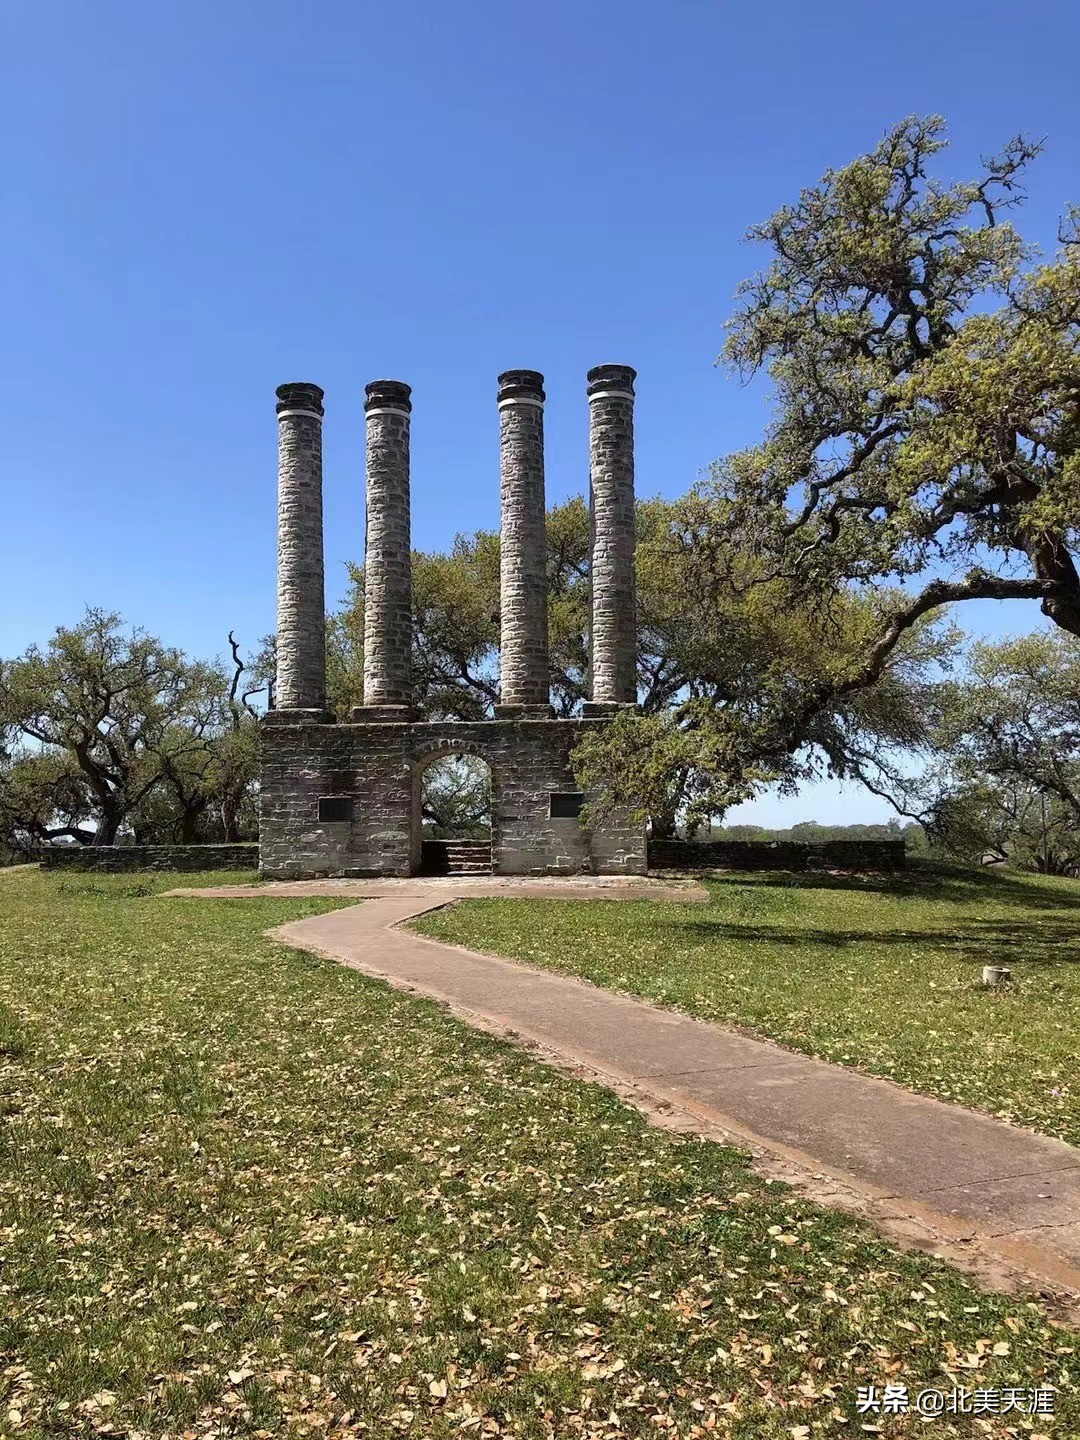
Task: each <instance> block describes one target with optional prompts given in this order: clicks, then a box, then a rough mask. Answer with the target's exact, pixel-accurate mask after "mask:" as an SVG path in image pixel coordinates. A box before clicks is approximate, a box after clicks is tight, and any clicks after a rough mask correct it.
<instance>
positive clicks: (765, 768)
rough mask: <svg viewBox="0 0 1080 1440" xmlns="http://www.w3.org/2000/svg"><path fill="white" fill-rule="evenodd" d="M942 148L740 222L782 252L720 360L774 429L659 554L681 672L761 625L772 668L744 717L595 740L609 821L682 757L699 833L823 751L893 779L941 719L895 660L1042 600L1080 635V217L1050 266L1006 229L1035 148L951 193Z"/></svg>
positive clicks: (929, 132)
mask: <svg viewBox="0 0 1080 1440" xmlns="http://www.w3.org/2000/svg"><path fill="white" fill-rule="evenodd" d="M944 143H945V141H944V126H943V123H942V122H941V121H940V120H938V119H936V118H931V119H925V120H924V119H917V118H914V119H909V120H906V121H904V122H903V123H901V124H900V125H897V126H896V127H895V128H894V129H892V130H891V131H890V132H889V133H888V134H887V135H886V136H885V137H884V139H883V140H882V141H881V143H880V144H879V145H877V146H876V147H875V149H874V150H873V151H871V152H870V153H869V154H867V155H863V156H860V157H859V158H858V159H856V160H854V161H853V162H852V163H851V164H850V165H848V166H845V167H844V168H843V169H841V170H836V171H829V172H828V173H827V174H826V175H825V176H824V177H823V179H822V180H821V182H820V183H819V184H818V185H816V186H812V187H809V188H807V189H805V190H804V191H803V192H802V193H801V195H800V196H799V198H798V201H797V202H796V203H794V204H791V205H786V206H784V207H782V208H781V209H780V210H778V211H777V212H776V214H775V215H773V216H772V217H771V218H770V219H769V220H767V221H766V222H764V223H763V224H761V225H758V226H755V227H754V228H753V229H752V230H751V232H750V236H751V238H752V239H754V240H757V241H759V242H761V243H763V244H765V245H767V246H768V247H769V249H770V251H771V252H772V253H771V259H770V263H769V264H768V265H767V267H766V268H765V269H764V270H762V271H761V272H760V273H759V274H757V275H755V276H753V277H752V278H751V279H749V280H748V281H747V282H746V283H745V284H744V285H743V286H742V287H741V292H740V302H739V307H738V309H737V312H736V314H735V316H734V318H733V320H732V321H731V324H730V326H729V333H728V339H727V343H726V345H725V349H724V354H723V357H722V358H723V359H724V360H726V361H727V362H728V363H729V364H730V365H732V366H733V367H734V368H735V369H736V370H738V371H741V372H742V373H743V374H744V375H752V374H754V373H756V372H758V371H760V370H764V371H766V372H767V373H768V376H769V378H770V380H771V382H772V386H773V393H774V399H775V412H774V419H773V421H772V423H771V424H770V426H769V428H768V431H767V433H766V435H765V436H764V438H763V439H762V441H761V443H760V444H758V445H756V446H753V447H752V448H750V449H748V450H745V451H741V452H738V453H735V454H732V455H729V456H727V457H726V458H724V459H723V460H721V461H719V462H718V463H717V464H716V465H715V466H714V467H713V471H712V474H711V476H710V478H709V479H708V481H707V482H705V483H703V484H702V485H699V486H698V487H696V488H695V490H694V491H693V492H692V493H691V494H690V495H689V496H688V497H686V499H685V500H683V501H682V502H680V503H679V504H678V505H676V506H675V507H673V509H672V511H671V514H670V516H669V518H668V523H667V530H668V544H667V546H666V548H664V547H662V550H661V554H662V563H663V564H664V565H665V566H666V565H667V564H668V560H669V556H670V554H671V553H672V552H674V553H677V554H678V556H679V558H678V559H677V561H676V562H675V564H674V565H673V566H671V568H670V571H669V580H670V583H671V584H672V586H673V587H674V591H675V594H676V595H677V596H678V595H680V594H681V595H684V596H687V597H691V603H692V605H693V610H694V623H693V624H692V625H687V624H685V623H684V625H683V627H682V634H683V635H685V637H686V638H687V640H688V642H689V643H690V644H691V646H692V647H693V648H694V650H695V651H696V652H697V655H698V659H697V661H696V663H695V664H694V665H692V666H684V667H683V668H684V669H686V670H692V671H694V672H696V673H700V674H706V675H707V674H710V673H715V671H716V670H717V669H718V668H719V666H718V665H717V663H716V661H715V660H713V659H712V658H711V655H710V652H717V653H719V654H722V652H723V650H724V648H725V647H727V646H730V647H731V651H732V653H733V654H734V655H735V656H740V655H742V654H744V653H748V654H751V655H752V654H753V651H752V649H748V650H745V651H744V648H743V646H742V645H740V643H739V630H740V627H741V626H742V624H743V623H744V622H745V621H746V620H747V619H749V620H750V621H751V626H750V628H751V630H752V629H754V625H755V622H756V625H757V630H758V634H757V639H758V643H761V644H763V645H764V646H765V647H766V648H764V650H763V651H762V652H761V653H762V654H763V655H765V656H768V657H772V658H773V659H774V661H775V664H774V665H772V666H771V667H770V666H768V665H764V666H763V665H762V664H761V662H760V660H759V662H758V663H757V664H756V665H752V666H751V668H750V670H749V671H748V676H749V675H752V677H753V683H752V685H751V686H748V687H747V691H746V692H744V693H743V694H742V695H741V696H740V697H739V699H738V700H737V701H735V702H733V701H732V699H731V690H730V686H729V685H725V686H723V687H719V688H717V689H716V690H715V691H714V692H712V693H710V689H709V687H708V686H704V687H702V688H701V690H700V699H701V701H702V703H692V704H691V705H689V706H687V707H686V708H684V709H683V710H682V712H681V713H680V714H678V716H677V717H676V721H675V724H674V729H673V726H672V725H671V724H670V723H665V724H661V725H657V726H653V727H652V731H651V732H648V731H646V730H645V729H644V728H643V730H642V732H641V737H640V743H635V742H634V741H632V740H631V738H630V736H629V733H628V730H627V731H626V732H624V733H623V734H621V735H620V734H613V735H612V737H611V740H610V744H609V746H608V748H607V753H606V754H605V747H604V744H603V742H601V741H599V740H598V741H593V742H590V744H589V746H587V747H586V748H585V752H584V753H583V755H582V775H583V777H586V778H587V779H589V780H590V781H592V782H593V783H596V784H601V785H602V786H603V787H604V789H605V793H606V796H607V800H608V802H609V803H614V802H616V801H617V802H619V803H624V804H631V805H633V806H634V807H635V808H636V809H638V810H640V809H642V808H649V807H650V806H651V805H653V804H655V803H656V801H657V797H659V796H660V795H661V794H662V792H663V787H664V774H665V771H666V770H668V769H670V767H671V766H672V765H677V766H686V765H691V766H694V767H696V769H697V774H698V780H699V783H698V784H697V785H696V787H692V788H693V789H694V790H696V795H695V798H694V801H693V803H692V805H691V808H690V811H689V814H688V818H689V819H690V821H691V823H694V822H695V821H700V820H701V819H703V818H704V817H705V815H706V814H707V813H708V812H709V810H710V809H712V810H713V813H716V812H717V811H719V810H721V809H722V807H723V804H724V803H725V801H727V800H729V799H730V797H732V796H734V795H738V794H739V789H740V781H742V782H744V788H746V789H748V790H749V789H752V788H753V785H754V783H755V782H756V781H757V780H759V779H760V777H761V776H762V775H763V774H764V775H772V776H773V777H774V778H776V779H778V780H780V781H781V783H783V784H788V785H790V784H792V783H794V782H795V781H796V780H797V778H798V775H799V759H798V757H804V758H805V756H806V755H807V753H809V754H810V755H811V756H812V755H813V754H814V752H815V751H817V752H819V753H824V754H825V755H826V756H827V759H828V765H829V768H830V769H831V770H832V771H833V773H837V774H844V773H847V774H852V775H856V776H858V777H859V778H861V779H864V780H866V781H867V782H868V783H870V784H871V786H872V787H874V786H888V785H889V784H891V783H892V781H893V780H894V779H895V777H894V776H890V775H889V773H888V772H889V769H890V766H891V762H892V760H893V758H894V756H895V753H896V751H897V750H901V749H910V748H912V747H915V748H918V747H919V746H923V745H925V743H926V741H927V739H928V736H929V733H930V731H931V730H932V728H933V726H934V724H935V720H936V716H935V711H936V708H937V706H938V704H939V703H940V699H939V697H938V696H937V695H936V694H935V693H934V691H933V689H932V688H931V687H929V686H928V685H927V683H926V677H925V674H924V675H923V676H922V677H921V678H920V677H914V680H915V689H914V690H912V688H911V686H910V684H909V685H907V686H906V687H905V684H904V681H903V669H904V661H903V659H902V660H901V664H900V666H899V667H897V666H896V664H895V662H896V657H897V655H898V653H900V654H902V652H903V649H904V647H906V646H908V645H909V644H911V640H912V635H913V632H915V631H917V630H918V629H919V627H920V626H924V625H925V622H926V618H927V617H928V616H934V615H935V614H940V613H941V611H942V607H943V606H946V605H948V604H950V603H951V602H954V601H961V600H966V599H977V598H1009V597H1014V598H1030V599H1037V600H1040V601H1041V602H1042V608H1043V610H1044V611H1045V613H1046V614H1047V615H1048V616H1049V617H1050V618H1051V619H1052V620H1053V621H1054V623H1055V624H1056V625H1057V626H1059V627H1061V628H1063V629H1064V630H1066V631H1069V632H1072V633H1074V634H1080V578H1078V575H1077V571H1076V567H1075V564H1074V560H1073V555H1072V551H1073V550H1074V549H1075V546H1076V543H1077V531H1078V525H1080V449H1078V441H1080V246H1078V244H1077V230H1076V224H1075V216H1073V217H1071V218H1070V219H1069V220H1068V221H1067V222H1066V225H1065V227H1064V229H1063V235H1062V241H1063V245H1062V251H1061V253H1060V254H1059V255H1058V256H1057V257H1056V258H1055V259H1054V260H1053V261H1051V262H1049V263H1039V262H1037V260H1036V257H1035V256H1034V254H1033V252H1032V251H1031V249H1030V247H1028V246H1025V245H1024V243H1023V241H1022V240H1021V238H1020V236H1019V235H1018V233H1017V232H1016V230H1015V229H1014V227H1013V226H1012V224H1011V223H1010V222H1009V219H1008V212H1009V211H1010V209H1011V208H1012V207H1014V206H1015V205H1016V203H1017V202H1018V200H1019V199H1020V198H1021V195H1022V191H1021V189H1020V182H1021V180H1022V177H1023V174H1024V170H1025V168H1026V166H1027V165H1028V164H1029V162H1030V161H1031V160H1032V159H1033V158H1034V156H1035V155H1036V154H1037V151H1038V147H1037V146H1035V145H1032V144H1029V143H1028V142H1026V141H1024V140H1023V139H1022V138H1018V139H1016V140H1013V141H1011V142H1010V143H1009V144H1008V145H1007V146H1006V148H1005V150H1004V151H1003V152H1002V154H1001V155H999V156H997V157H994V158H993V159H991V160H989V161H987V162H986V163H985V168H984V170H983V173H982V174H981V175H980V176H978V177H977V178H976V179H974V180H972V181H968V182H961V183H954V184H947V183H945V182H943V181H941V180H939V179H938V178H936V176H935V175H934V174H933V173H932V172H933V166H934V160H935V157H936V156H937V155H938V154H939V152H940V151H941V150H942V148H943V146H944ZM640 560H641V557H640V556H639V563H640ZM753 590H758V591H760V592H761V594H762V602H761V603H762V605H763V607H764V611H765V615H764V619H763V618H762V617H761V616H760V615H759V616H757V617H755V611H754V607H753V605H752V604H751V603H750V602H749V600H748V599H747V596H748V593H749V592H751V591H753ZM735 597H737V598H735ZM684 613H685V612H684ZM732 620H734V622H735V624H734V626H733V625H732V623H731V622H732ZM785 630H787V632H788V637H789V638H788V643H787V644H785V634H784V632H785ZM930 633H931V635H933V633H934V632H933V631H931V632H930ZM925 640H926V632H925V630H924V632H923V638H922V640H916V642H915V647H914V648H915V651H916V652H917V651H918V649H919V648H920V645H922V644H924V643H925ZM675 643H678V642H677V638H676V640H675ZM759 677H761V678H763V679H764V683H763V684H761V683H758V681H759ZM910 678H911V677H909V679H910ZM680 698H682V697H680ZM697 698H698V697H697V696H695V695H693V694H691V695H690V700H691V702H696V701H697ZM675 730H677V731H679V732H689V733H690V735H691V738H689V739H688V738H687V736H686V734H685V733H679V734H676V733H674V731H675ZM646 742H648V743H649V744H651V745H652V748H653V751H654V759H653V760H652V761H650V760H649V758H648V756H647V755H646V753H645V745H646ZM620 767H627V768H628V771H629V772H632V775H633V784H634V786H636V787H637V791H638V794H637V797H635V795H634V794H633V793H631V788H630V787H629V786H625V785H622V784H621V783H620V778H619V775H620ZM879 770H883V773H880V774H879V773H878V772H879ZM803 773H804V774H805V770H804V771H803ZM710 774H711V775H712V776H713V779H712V782H711V784H710V783H709V782H708V779H707V777H708V776H710ZM710 791H711V793H710Z"/></svg>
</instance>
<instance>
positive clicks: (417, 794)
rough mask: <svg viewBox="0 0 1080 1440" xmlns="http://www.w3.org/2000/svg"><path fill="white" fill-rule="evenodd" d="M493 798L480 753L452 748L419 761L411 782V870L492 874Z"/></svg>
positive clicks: (446, 873)
mask: <svg viewBox="0 0 1080 1440" xmlns="http://www.w3.org/2000/svg"><path fill="white" fill-rule="evenodd" d="M491 797H492V776H491V768H490V766H489V765H488V764H487V762H486V761H485V760H484V759H483V758H482V757H481V756H480V755H476V754H473V753H471V752H468V751H463V750H450V751H443V752H442V753H436V754H435V755H431V756H429V757H428V758H427V759H426V760H422V761H420V762H419V764H418V765H417V767H416V772H415V776H414V783H413V843H412V860H413V870H414V871H419V872H420V873H421V874H427V875H487V874H490V873H491V842H492V831H491V817H492V800H491Z"/></svg>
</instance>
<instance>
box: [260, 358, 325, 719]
mask: <svg viewBox="0 0 1080 1440" xmlns="http://www.w3.org/2000/svg"><path fill="white" fill-rule="evenodd" d="M322 401H323V392H322V391H321V390H320V389H319V387H318V385H311V384H308V383H307V382H306V381H297V382H294V383H293V384H290V385H279V386H278V388H277V418H278V605H277V614H278V620H277V685H276V693H275V697H274V702H275V708H274V709H273V710H272V711H269V712H268V719H269V720H270V721H271V722H272V723H278V724H287V723H289V722H290V721H291V722H292V723H293V724H296V723H298V722H300V721H304V720H309V721H310V720H315V721H326V720H332V719H333V716H331V715H329V714H327V711H326V613H325V602H324V598H323V524H322V420H323V403H322Z"/></svg>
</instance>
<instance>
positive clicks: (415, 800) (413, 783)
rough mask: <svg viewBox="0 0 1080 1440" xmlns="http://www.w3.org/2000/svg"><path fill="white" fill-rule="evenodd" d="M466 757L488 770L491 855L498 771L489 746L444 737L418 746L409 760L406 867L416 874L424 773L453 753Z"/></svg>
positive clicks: (419, 852)
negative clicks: (480, 763) (409, 792)
mask: <svg viewBox="0 0 1080 1440" xmlns="http://www.w3.org/2000/svg"><path fill="white" fill-rule="evenodd" d="M457 755H461V756H469V757H471V758H473V759H476V760H479V761H481V762H482V763H483V764H484V766H485V767H486V769H487V773H488V781H489V787H490V830H491V850H492V854H493V855H494V853H495V849H496V841H497V834H496V829H497V819H496V817H497V815H498V807H497V804H496V799H497V796H498V770H497V768H496V765H495V763H494V761H493V759H492V755H491V749H490V747H489V746H487V745H484V744H481V743H480V742H478V741H476V740H470V739H466V738H465V737H464V736H462V737H461V738H458V737H456V736H454V737H446V738H440V739H438V740H434V741H432V742H431V743H430V744H426V745H424V746H423V748H422V749H418V750H417V751H416V752H415V753H414V754H413V756H412V758H411V761H410V791H411V800H410V807H409V868H410V870H411V872H412V873H413V874H415V873H416V872H417V871H418V870H419V869H420V866H421V858H422V846H423V816H422V809H423V791H424V775H425V773H426V772H427V771H428V770H429V769H430V768H431V766H432V765H435V764H437V763H438V762H439V761H440V760H446V759H448V758H451V757H453V756H457Z"/></svg>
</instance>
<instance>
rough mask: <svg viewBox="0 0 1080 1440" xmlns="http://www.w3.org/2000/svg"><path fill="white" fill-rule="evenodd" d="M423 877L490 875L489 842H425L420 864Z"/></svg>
mask: <svg viewBox="0 0 1080 1440" xmlns="http://www.w3.org/2000/svg"><path fill="white" fill-rule="evenodd" d="M420 871H421V874H424V875H490V874H491V841H490V840H425V841H424V845H423V852H422V856H421V864H420Z"/></svg>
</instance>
